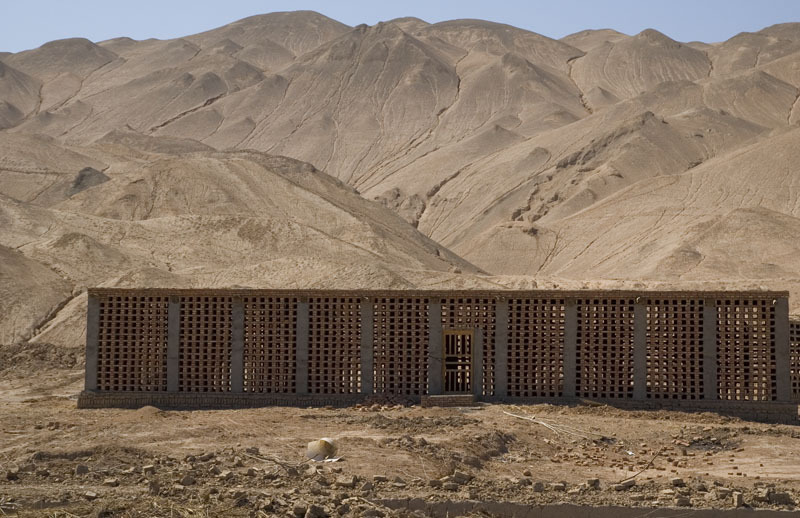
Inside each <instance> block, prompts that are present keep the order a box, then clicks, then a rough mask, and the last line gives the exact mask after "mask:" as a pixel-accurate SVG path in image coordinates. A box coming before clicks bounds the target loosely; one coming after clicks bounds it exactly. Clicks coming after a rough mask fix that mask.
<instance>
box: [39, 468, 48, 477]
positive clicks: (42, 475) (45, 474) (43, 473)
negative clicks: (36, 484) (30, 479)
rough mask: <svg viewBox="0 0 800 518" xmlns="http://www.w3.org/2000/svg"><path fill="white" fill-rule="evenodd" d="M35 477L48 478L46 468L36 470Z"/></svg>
mask: <svg viewBox="0 0 800 518" xmlns="http://www.w3.org/2000/svg"><path fill="white" fill-rule="evenodd" d="M36 475H37V476H39V477H49V476H50V472H49V471H47V468H41V469H37V470H36Z"/></svg>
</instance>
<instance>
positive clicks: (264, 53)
mask: <svg viewBox="0 0 800 518" xmlns="http://www.w3.org/2000/svg"><path fill="white" fill-rule="evenodd" d="M0 50H1V49H0ZM799 96H800V24H795V23H787V24H781V25H776V26H773V27H768V28H766V29H764V30H762V31H759V32H756V33H742V34H739V35H737V36H734V37H733V38H731V39H730V40H728V41H725V42H720V43H712V44H707V43H701V42H689V43H681V42H677V41H674V40H672V39H670V38H669V37H668V36H667V35H664V34H661V33H659V32H657V31H654V30H650V29H648V30H645V31H642V32H641V33H639V34H637V35H630V36H629V35H625V34H622V33H619V32H616V31H613V30H610V29H604V30H588V31H582V32H579V33H576V34H573V35H570V36H567V37H565V38H562V39H561V40H554V39H551V38H547V37H545V36H542V35H538V34H534V33H531V32H529V31H525V30H522V29H518V28H515V27H511V26H508V25H502V24H496V23H491V22H485V21H480V20H455V21H449V22H443V23H436V24H429V23H427V22H425V21H423V20H419V19H416V18H400V19H396V20H391V21H388V22H384V23H379V24H377V25H375V26H366V25H360V26H358V27H348V26H346V25H343V24H341V23H339V22H336V21H334V20H331V19H329V18H326V17H324V16H322V15H320V14H317V13H312V12H292V13H273V14H267V15H260V16H254V17H250V18H246V19H244V20H240V21H238V22H235V23H232V24H229V25H226V26H223V27H220V28H218V29H214V30H211V31H207V32H204V33H201V34H197V35H188V36H185V37H182V38H177V39H173V40H154V39H150V40H143V41H135V40H132V39H129V38H125V37H120V38H115V39H112V40H108V41H104V42H90V41H88V40H85V39H80V38H74V39H68V40H60V41H54V42H50V43H47V44H45V45H43V46H42V47H40V48H38V49H32V50H28V51H24V52H19V53H16V54H10V53H0V256H2V258H3V260H2V262H0V279H2V281H1V282H0V291H2V293H3V303H2V304H3V307H2V308H0V309H2V311H0V343H2V342H10V341H14V340H20V339H36V340H47V341H52V342H57V343H65V344H67V343H77V342H79V341H80V337H79V333H80V327H81V326H80V314H81V313H80V312H81V311H82V308H83V302H82V299H81V298H80V295H79V293H80V291H81V288H82V287H84V286H87V285H98V284H120V285H128V286H133V285H140V286H156V285H179V286H232V285H246V286H254V287H257V286H264V287H268V286H286V287H291V286H297V287H309V286H325V287H387V288H388V287H406V286H453V285H457V286H477V285H490V284H491V285H495V286H496V285H498V284H499V285H506V286H516V287H523V286H536V285H539V286H541V285H560V286H565V285H569V286H580V285H582V284H583V283H593V284H598V283H599V284H602V285H607V286H612V285H628V284H630V283H639V286H673V287H677V286H690V285H698V284H699V285H702V286H704V287H713V286H725V287H734V286H740V287H741V286H748V287H753V286H768V287H771V288H780V289H787V288H788V289H791V290H792V291H793V292H794V294H795V298H794V299H793V300H797V297H796V295H797V294H798V291H800V260H798V259H797V258H798V252H799V251H800V250H798V246H797V245H795V244H793V243H796V242H797V241H798V240H797V237H800V236H796V235H795V234H798V233H800V225H799V224H798V222H799V221H800V220H798V218H800V200H798V192H800V190H799V189H800V187H799V186H798V182H800V180H799V178H800V171H798V165H797V164H798V163H800V151H798V150H800V129H798V121H800V109H798V107H797V106H798V104H800V103H798V97H799ZM456 254H458V255H456ZM473 265H474V266H473ZM73 297H77V298H73ZM7 308H13V309H7ZM798 309H800V307H798V306H795V307H794V308H793V310H795V311H797V310H798Z"/></svg>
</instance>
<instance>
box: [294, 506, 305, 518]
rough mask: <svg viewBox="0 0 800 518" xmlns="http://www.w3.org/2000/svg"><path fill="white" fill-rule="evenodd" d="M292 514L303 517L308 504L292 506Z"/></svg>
mask: <svg viewBox="0 0 800 518" xmlns="http://www.w3.org/2000/svg"><path fill="white" fill-rule="evenodd" d="M292 514H294V515H295V516H298V517H300V518H302V517H303V516H305V515H306V506H305V505H295V506H294V507H293V508H292Z"/></svg>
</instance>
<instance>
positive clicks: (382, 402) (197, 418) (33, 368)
mask: <svg viewBox="0 0 800 518" xmlns="http://www.w3.org/2000/svg"><path fill="white" fill-rule="evenodd" d="M2 360H3V365H5V366H6V367H4V368H3V369H2V371H0V396H2V397H0V415H2V424H0V436H2V441H0V509H2V511H3V513H5V514H6V515H12V516H52V517H71V516H184V517H190V516H191V517H193V516H276V515H277V516H299V517H315V516H316V517H322V516H445V515H446V514H447V513H448V512H449V513H450V516H454V515H467V516H488V515H494V516H526V514H524V513H525V512H528V511H524V509H537V508H538V506H545V505H548V504H551V505H555V504H564V503H569V504H572V505H576V506H624V507H629V508H634V509H639V508H641V509H642V511H643V512H646V511H647V510H648V509H652V508H665V507H675V508H680V509H685V510H690V509H691V510H698V509H734V508H736V507H741V506H745V507H747V508H753V509H761V510H764V509H772V510H785V511H788V510H794V509H797V507H796V506H797V503H798V502H800V470H798V468H797V466H798V464H797V458H798V456H799V455H800V428H798V427H797V426H789V425H771V424H763V423H754V422H747V421H742V420H739V419H736V418H728V417H721V416H718V415H714V414H688V413H679V412H666V411H624V410H619V409H615V408H612V407H609V406H606V405H601V404H597V403H591V404H590V403H588V402H587V403H586V404H583V405H577V406H571V407H567V406H552V405H533V406H511V405H479V406H476V407H467V408H421V407H419V406H418V405H409V404H408V403H407V402H404V401H403V400H402V398H397V399H395V400H391V401H390V400H388V399H381V398H376V399H375V401H373V402H372V404H369V403H368V404H365V405H364V406H360V407H351V408H260V409H247V410H217V411H163V410H159V409H156V408H153V407H145V408H141V409H139V410H120V409H104V410H76V401H75V400H76V396H77V393H78V392H80V390H82V383H83V371H82V368H81V367H82V364H81V363H82V360H81V353H80V351H77V350H71V351H63V350H62V351H60V352H53V350H52V348H45V347H40V348H31V347H27V348H21V347H20V348H17V349H16V350H13V351H9V350H8V349H6V351H5V353H4V355H3V357H2ZM32 378H35V379H36V384H35V387H34V383H32ZM509 414H514V416H512V415H509ZM518 416H521V417H528V418H530V417H533V418H534V419H535V421H531V420H528V419H521V418H520V417H518ZM322 437H328V438H332V439H333V440H334V441H335V444H336V446H337V453H336V456H337V457H340V460H339V461H337V462H330V463H328V462H312V461H309V460H308V459H307V458H306V456H305V451H306V445H307V443H308V442H310V441H314V440H317V439H320V438H322ZM626 481H627V482H626ZM412 500H414V501H416V505H417V506H419V505H422V504H421V503H422V502H424V505H427V507H414V506H413V505H411V506H409V504H408V502H409V501H412ZM478 502H483V503H484V505H485V503H486V502H491V503H496V504H498V505H501V504H502V505H507V506H508V505H509V504H510V505H511V506H508V507H496V508H494V509H493V512H490V511H487V510H486V509H485V508H481V507H480V506H479V504H478ZM515 504H516V505H517V506H516V507H512V506H513V505H515ZM437 505H438V506H439V507H437ZM448 506H450V507H448ZM457 506H461V507H457ZM530 512H531V513H532V512H533V511H530ZM565 512H566V511H565ZM565 515H566V514H565ZM530 516H539V515H534V514H531V515H530ZM576 516H584V514H576ZM683 516H686V515H685V514H683ZM787 516H788V514H787Z"/></svg>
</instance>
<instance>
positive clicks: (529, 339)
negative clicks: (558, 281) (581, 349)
mask: <svg viewBox="0 0 800 518" xmlns="http://www.w3.org/2000/svg"><path fill="white" fill-rule="evenodd" d="M564 321H565V315H564V299H527V298H526V299H511V300H509V301H508V395H509V396H514V397H558V396H561V395H562V394H563V391H564Z"/></svg>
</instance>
